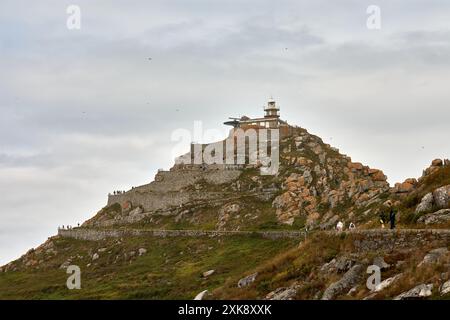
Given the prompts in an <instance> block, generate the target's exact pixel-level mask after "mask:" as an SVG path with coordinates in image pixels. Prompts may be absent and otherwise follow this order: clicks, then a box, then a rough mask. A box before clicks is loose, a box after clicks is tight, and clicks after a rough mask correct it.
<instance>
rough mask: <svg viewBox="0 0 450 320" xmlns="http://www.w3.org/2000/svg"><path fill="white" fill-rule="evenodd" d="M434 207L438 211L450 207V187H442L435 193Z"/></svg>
mask: <svg viewBox="0 0 450 320" xmlns="http://www.w3.org/2000/svg"><path fill="white" fill-rule="evenodd" d="M433 200H434V206H435V208H436V209H444V208H448V207H450V185H447V186H443V187H440V188H438V189H436V190H434V191H433Z"/></svg>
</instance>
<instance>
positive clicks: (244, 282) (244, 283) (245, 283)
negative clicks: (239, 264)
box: [238, 272, 258, 288]
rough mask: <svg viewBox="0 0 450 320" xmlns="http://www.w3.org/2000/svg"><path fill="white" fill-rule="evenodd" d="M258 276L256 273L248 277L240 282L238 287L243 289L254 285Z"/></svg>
mask: <svg viewBox="0 0 450 320" xmlns="http://www.w3.org/2000/svg"><path fill="white" fill-rule="evenodd" d="M257 276H258V272H255V273H253V274H251V275H249V276H246V277H245V278H242V279H241V280H239V282H238V287H239V288H243V287H246V286H248V285H250V284H251V283H253V282H254V281H255V280H256V277H257Z"/></svg>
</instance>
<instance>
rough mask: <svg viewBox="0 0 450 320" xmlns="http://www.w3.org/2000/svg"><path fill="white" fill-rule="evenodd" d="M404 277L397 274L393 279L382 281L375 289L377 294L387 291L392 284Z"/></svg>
mask: <svg viewBox="0 0 450 320" xmlns="http://www.w3.org/2000/svg"><path fill="white" fill-rule="evenodd" d="M401 276H402V273H400V274H397V275H395V276H393V277H390V278H387V279H386V280H383V281H381V282H380V283H379V284H378V285H377V286H376V287H375V290H374V291H375V292H380V291H382V290H384V289H386V288H387V287H389V286H390V285H391V284H393V283H394V282H395V281H396V280H398V279H399V278H400V277H401Z"/></svg>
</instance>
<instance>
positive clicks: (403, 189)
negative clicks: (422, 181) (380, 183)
mask: <svg viewBox="0 0 450 320" xmlns="http://www.w3.org/2000/svg"><path fill="white" fill-rule="evenodd" d="M413 189H414V185H413V184H411V183H409V182H402V183H396V184H395V187H394V192H396V193H408V192H411V191H412V190H413Z"/></svg>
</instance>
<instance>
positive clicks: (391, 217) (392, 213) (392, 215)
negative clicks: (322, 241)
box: [336, 200, 397, 231]
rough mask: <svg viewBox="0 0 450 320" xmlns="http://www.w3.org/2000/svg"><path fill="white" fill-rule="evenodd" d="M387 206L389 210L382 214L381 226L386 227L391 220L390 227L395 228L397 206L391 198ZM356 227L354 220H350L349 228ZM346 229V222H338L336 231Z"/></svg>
mask: <svg viewBox="0 0 450 320" xmlns="http://www.w3.org/2000/svg"><path fill="white" fill-rule="evenodd" d="M386 206H387V210H386V211H384V212H382V213H381V214H380V224H381V228H382V229H385V224H386V223H387V222H388V221H389V226H390V228H391V229H395V222H396V216H397V209H396V208H395V206H394V205H393V204H392V202H391V201H390V200H389V201H388V202H387V203H386ZM355 228H356V226H355V224H354V223H353V222H350V224H349V226H348V229H349V230H353V229H355ZM344 229H345V224H344V222H342V221H339V222H338V223H337V224H336V231H343V230H344Z"/></svg>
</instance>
